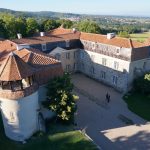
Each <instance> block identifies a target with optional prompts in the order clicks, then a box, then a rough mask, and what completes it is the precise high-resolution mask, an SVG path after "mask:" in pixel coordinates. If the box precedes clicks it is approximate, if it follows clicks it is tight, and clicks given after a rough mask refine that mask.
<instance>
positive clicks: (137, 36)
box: [130, 32, 150, 42]
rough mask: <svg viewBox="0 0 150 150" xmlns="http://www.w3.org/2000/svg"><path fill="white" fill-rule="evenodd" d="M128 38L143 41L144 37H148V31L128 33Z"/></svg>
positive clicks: (149, 35) (149, 34) (149, 33)
mask: <svg viewBox="0 0 150 150" xmlns="http://www.w3.org/2000/svg"><path fill="white" fill-rule="evenodd" d="M130 38H131V39H132V40H136V41H138V42H145V40H146V39H148V38H150V32H143V33H136V34H130Z"/></svg>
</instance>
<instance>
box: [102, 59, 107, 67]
mask: <svg viewBox="0 0 150 150" xmlns="http://www.w3.org/2000/svg"><path fill="white" fill-rule="evenodd" d="M106 62H107V60H106V58H102V65H103V66H106Z"/></svg>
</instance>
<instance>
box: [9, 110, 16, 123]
mask: <svg viewBox="0 0 150 150" xmlns="http://www.w3.org/2000/svg"><path fill="white" fill-rule="evenodd" d="M9 121H10V122H14V121H15V117H14V113H13V112H10V119H9Z"/></svg>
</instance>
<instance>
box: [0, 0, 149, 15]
mask: <svg viewBox="0 0 150 150" xmlns="http://www.w3.org/2000/svg"><path fill="white" fill-rule="evenodd" d="M0 8H7V9H13V10H19V11H20V10H21V11H56V12H69V13H81V14H98V15H133V16H150V0H143V1H142V0H0Z"/></svg>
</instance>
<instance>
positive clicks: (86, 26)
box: [77, 20, 101, 33]
mask: <svg viewBox="0 0 150 150" xmlns="http://www.w3.org/2000/svg"><path fill="white" fill-rule="evenodd" d="M77 28H78V29H79V30H80V31H82V32H88V33H101V29H100V26H99V25H98V24H97V23H95V22H93V21H89V20H85V21H81V22H79V23H78V24H77Z"/></svg>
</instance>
